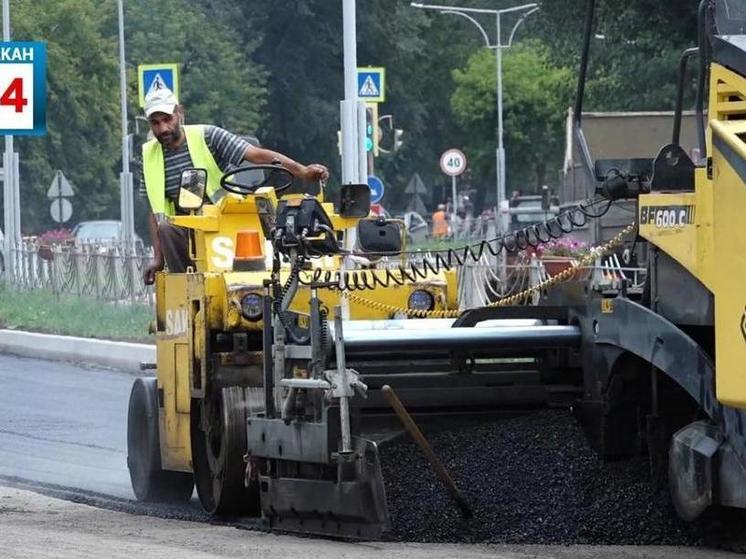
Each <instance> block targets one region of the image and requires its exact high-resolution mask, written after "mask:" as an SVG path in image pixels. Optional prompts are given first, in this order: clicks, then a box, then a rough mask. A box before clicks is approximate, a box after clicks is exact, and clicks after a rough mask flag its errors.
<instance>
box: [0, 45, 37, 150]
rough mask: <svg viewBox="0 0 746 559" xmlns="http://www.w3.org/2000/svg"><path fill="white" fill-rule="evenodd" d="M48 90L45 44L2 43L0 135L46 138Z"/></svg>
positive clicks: (0, 54)
mask: <svg viewBox="0 0 746 559" xmlns="http://www.w3.org/2000/svg"><path fill="white" fill-rule="evenodd" d="M46 90H47V48H46V44H45V43H41V42H19V41H12V42H0V135H13V136H20V135H40V134H45V133H46V131H47V122H46V121H47V100H46Z"/></svg>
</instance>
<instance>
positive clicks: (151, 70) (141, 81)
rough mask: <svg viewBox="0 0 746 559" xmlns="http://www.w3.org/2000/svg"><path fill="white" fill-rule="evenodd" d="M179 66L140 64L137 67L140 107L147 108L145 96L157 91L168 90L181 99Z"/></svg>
mask: <svg viewBox="0 0 746 559" xmlns="http://www.w3.org/2000/svg"><path fill="white" fill-rule="evenodd" d="M178 68H179V65H178V64H140V65H139V66H138V67H137V78H138V79H137V85H138V94H139V96H140V106H141V107H144V106H145V96H146V95H147V94H148V93H150V92H151V91H155V90H156V89H163V88H168V89H170V90H171V91H173V92H174V95H176V98H177V99H178V98H179V73H178Z"/></svg>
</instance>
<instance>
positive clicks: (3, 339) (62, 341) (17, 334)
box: [0, 330, 156, 372]
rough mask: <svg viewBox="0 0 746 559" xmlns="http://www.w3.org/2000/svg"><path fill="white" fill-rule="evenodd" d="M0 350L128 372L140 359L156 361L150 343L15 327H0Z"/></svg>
mask: <svg viewBox="0 0 746 559" xmlns="http://www.w3.org/2000/svg"><path fill="white" fill-rule="evenodd" d="M0 353H9V354H12V355H18V356H21V357H33V358H35V359H47V360H49V361H66V362H68V363H84V364H86V365H94V366H97V367H106V368H109V369H118V370H120V371H128V372H140V370H141V368H140V364H141V363H155V362H156V357H155V346H154V345H148V344H133V343H128V342H113V341H108V340H96V339H91V338H77V337H74V336H56V335H53V334H37V333H36V332H21V331H18V330H0Z"/></svg>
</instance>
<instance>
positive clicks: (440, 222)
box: [433, 204, 448, 239]
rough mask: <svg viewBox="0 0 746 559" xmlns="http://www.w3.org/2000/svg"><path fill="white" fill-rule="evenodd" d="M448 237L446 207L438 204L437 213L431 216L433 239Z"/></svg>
mask: <svg viewBox="0 0 746 559" xmlns="http://www.w3.org/2000/svg"><path fill="white" fill-rule="evenodd" d="M447 236H448V218H447V217H446V205H445V204H438V211H436V212H435V213H434V214H433V238H434V239H442V238H444V237H447Z"/></svg>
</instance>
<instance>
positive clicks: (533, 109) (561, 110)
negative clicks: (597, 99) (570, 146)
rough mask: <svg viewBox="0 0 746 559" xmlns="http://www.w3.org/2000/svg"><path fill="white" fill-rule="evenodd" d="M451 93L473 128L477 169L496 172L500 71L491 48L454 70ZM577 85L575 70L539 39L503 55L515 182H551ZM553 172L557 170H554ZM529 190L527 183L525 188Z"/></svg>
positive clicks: (462, 119) (471, 147)
mask: <svg viewBox="0 0 746 559" xmlns="http://www.w3.org/2000/svg"><path fill="white" fill-rule="evenodd" d="M453 76H454V81H455V82H456V90H455V92H454V94H453V97H452V99H451V103H452V106H453V111H454V113H455V114H456V117H457V118H458V121H459V123H460V125H461V126H462V127H463V128H464V129H465V130H468V131H469V133H470V139H469V142H468V144H467V153H468V154H469V155H470V156H471V160H472V169H474V172H475V173H479V174H481V175H482V176H486V175H488V174H492V176H494V166H495V161H494V153H495V122H496V98H495V96H496V91H495V90H496V75H495V57H494V54H493V52H492V51H488V50H486V49H484V50H480V51H479V52H477V53H476V54H474V55H473V56H472V57H471V58H470V60H469V64H468V66H467V68H466V69H465V70H454V72H453ZM572 88H573V72H572V71H571V70H570V69H568V68H563V67H559V66H556V65H554V64H553V63H552V61H551V58H550V53H549V50H548V48H547V47H546V46H545V45H544V44H542V43H540V42H539V41H536V40H533V41H526V42H523V43H519V44H516V45H514V46H513V47H511V48H510V49H509V50H507V51H506V52H505V55H504V57H503V91H504V93H503V113H504V134H505V135H504V141H505V146H506V159H507V180H508V185H510V188H516V187H520V186H522V185H527V184H532V185H540V184H542V183H544V182H546V179H547V171H548V170H554V169H557V168H558V166H559V164H560V163H561V155H562V150H563V148H564V135H563V133H562V131H563V125H564V121H565V114H566V109H567V107H568V104H569V101H570V98H571V92H572ZM550 176H551V177H552V178H553V175H550ZM524 190H525V188H524Z"/></svg>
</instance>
